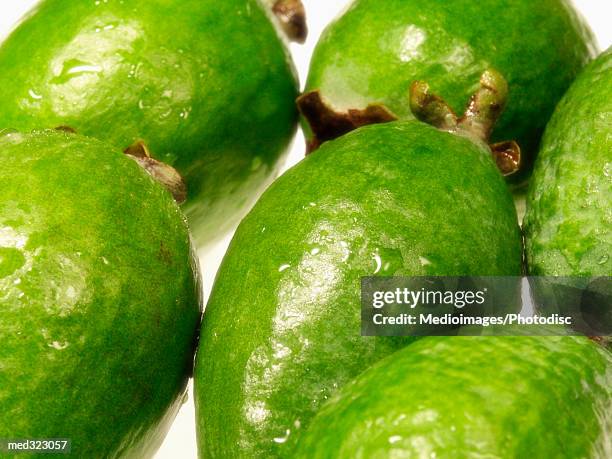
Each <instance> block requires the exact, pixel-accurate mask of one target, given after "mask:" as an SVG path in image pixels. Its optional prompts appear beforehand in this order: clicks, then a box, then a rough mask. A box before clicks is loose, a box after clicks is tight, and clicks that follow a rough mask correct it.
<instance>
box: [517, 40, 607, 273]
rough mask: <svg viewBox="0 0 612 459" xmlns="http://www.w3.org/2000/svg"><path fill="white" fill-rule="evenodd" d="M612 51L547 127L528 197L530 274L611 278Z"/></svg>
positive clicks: (576, 87) (594, 65)
mask: <svg viewBox="0 0 612 459" xmlns="http://www.w3.org/2000/svg"><path fill="white" fill-rule="evenodd" d="M611 203H612V50H608V51H607V52H606V53H604V54H602V55H601V56H600V57H599V58H598V59H597V60H596V61H595V62H593V63H591V64H590V65H589V66H588V67H587V68H586V69H585V70H584V72H583V73H582V74H581V75H580V76H579V77H578V79H577V80H576V82H575V83H574V85H573V86H572V87H571V89H570V90H569V91H568V93H567V94H566V96H565V97H564V98H563V100H562V101H561V103H560V104H559V106H558V108H557V110H556V111H555V114H554V115H553V117H552V119H551V121H550V123H549V124H548V126H547V128H546V133H545V135H544V139H543V142H542V148H541V151H540V157H539V159H538V162H537V164H536V168H535V170H534V175H533V183H532V184H531V186H530V189H529V195H528V198H527V204H528V209H527V215H526V217H525V233H526V249H527V261H528V264H529V271H530V273H531V274H533V275H547V276H610V275H612V230H611V228H612V208H611Z"/></svg>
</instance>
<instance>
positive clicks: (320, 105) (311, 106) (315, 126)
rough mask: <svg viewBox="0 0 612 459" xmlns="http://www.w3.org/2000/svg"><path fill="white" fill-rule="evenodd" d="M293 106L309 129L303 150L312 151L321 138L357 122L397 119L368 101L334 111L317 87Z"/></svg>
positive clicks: (348, 129)
mask: <svg viewBox="0 0 612 459" xmlns="http://www.w3.org/2000/svg"><path fill="white" fill-rule="evenodd" d="M297 106H298V109H299V110H300V113H301V114H302V115H303V116H304V118H306V120H307V121H308V124H309V125H310V128H311V129H312V133H313V138H312V140H311V141H310V142H309V143H308V148H307V153H306V154H309V153H312V152H313V151H314V150H316V149H317V148H319V146H320V145H321V144H322V143H323V142H326V141H328V140H333V139H336V138H338V137H340V136H342V135H344V134H347V133H348V132H351V131H353V130H355V129H357V128H359V127H361V126H366V125H368V124H378V123H388V122H390V121H395V120H397V119H398V118H397V116H395V115H394V114H393V113H391V112H390V111H389V110H388V109H387V108H386V107H385V106H384V105H380V104H373V105H368V106H367V107H366V108H365V109H363V110H357V109H351V110H348V111H346V112H338V111H336V110H334V109H333V108H331V107H330V106H329V105H328V104H327V103H326V102H325V101H324V100H323V98H322V96H321V92H320V91H318V90H317V91H310V92H307V93H305V94H302V95H301V96H300V97H298V99H297Z"/></svg>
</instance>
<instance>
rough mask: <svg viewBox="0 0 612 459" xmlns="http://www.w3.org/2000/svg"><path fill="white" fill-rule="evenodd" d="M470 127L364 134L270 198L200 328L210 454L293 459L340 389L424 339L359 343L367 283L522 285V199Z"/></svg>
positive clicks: (304, 165) (299, 171) (295, 171)
mask: <svg viewBox="0 0 612 459" xmlns="http://www.w3.org/2000/svg"><path fill="white" fill-rule="evenodd" d="M502 89H503V88H502ZM503 92H504V91H501V93H503ZM416 93H418V91H417V92H416ZM416 93H415V95H422V94H416ZM496 94H497V92H496V91H489V89H487V88H485V87H483V88H481V89H480V90H479V92H478V94H477V96H475V97H474V100H473V102H475V103H476V105H477V106H478V108H479V109H480V110H478V116H481V115H482V118H481V119H480V121H482V122H483V123H485V119H484V118H485V116H484V114H485V113H487V114H490V110H489V109H491V107H499V106H500V101H499V100H498V99H497V95H496ZM417 99H418V98H417ZM425 99H428V100H429V102H432V101H433V102H435V101H438V99H436V98H435V97H433V96H432V95H430V97H429V98H427V97H426V98H425ZM487 101H488V102H487ZM420 102H422V101H421V99H418V100H415V103H420ZM430 105H431V104H429V103H424V106H423V107H422V109H423V111H424V112H425V113H427V112H428V111H429V110H430V109H431V108H432V107H431V106H430ZM434 105H435V104H434ZM502 105H503V104H502ZM434 108H435V107H434ZM472 115H474V114H472ZM472 115H469V116H467V117H466V119H465V120H464V121H465V123H464V124H470V123H469V121H471V122H476V119H475V117H474V116H472ZM478 116H477V117H478ZM464 124H462V126H463V127H458V128H457V132H455V133H450V132H444V131H442V130H438V129H436V128H435V127H432V126H430V125H428V124H426V123H422V122H419V121H414V120H412V121H401V122H391V123H386V124H375V125H371V126H366V127H362V128H360V129H357V130H355V131H353V132H351V133H349V134H347V135H345V136H343V137H340V138H339V139H337V140H334V141H330V142H327V143H325V144H323V145H322V146H321V148H320V149H319V150H318V151H316V152H315V153H313V154H312V155H310V156H309V157H307V158H306V159H305V160H304V161H302V162H301V163H299V164H298V165H297V166H295V167H294V168H292V169H291V170H289V171H288V172H287V173H285V174H284V175H283V176H282V177H281V178H279V179H278V180H277V181H276V182H275V183H274V184H273V185H272V186H271V187H270V188H269V189H268V190H267V191H266V192H265V193H264V195H263V196H262V198H261V199H260V200H259V202H258V203H257V204H256V205H255V207H254V208H253V210H252V211H251V212H250V213H249V214H248V215H247V217H246V218H245V219H244V220H243V221H242V223H241V224H240V226H239V227H238V230H237V232H236V234H235V236H234V239H233V240H232V242H231V244H230V247H229V250H228V252H227V254H226V256H225V258H224V260H223V262H222V265H221V268H220V271H219V273H218V275H217V279H216V283H215V286H214V288H213V292H212V295H211V298H210V300H209V303H208V305H207V309H206V312H205V317H204V319H203V326H202V331H201V342H200V351H199V353H198V356H197V358H196V371H195V394H196V395H195V397H196V398H195V402H196V411H197V421H198V442H199V454H200V457H202V458H212V457H236V458H243V457H244V458H258V457H262V458H263V457H266V458H268V457H290V455H291V453H292V450H293V448H294V446H295V444H296V441H297V438H298V437H299V435H300V433H301V431H302V430H303V429H304V428H305V427H306V426H307V425H308V423H309V421H310V419H311V418H312V416H313V415H314V413H315V412H316V411H317V409H318V407H319V406H320V405H321V404H322V403H323V402H324V401H325V400H326V399H327V398H328V397H330V396H331V395H332V394H333V393H334V392H335V390H336V389H337V388H338V387H340V386H342V385H344V384H345V383H346V382H348V381H350V380H351V379H352V378H353V377H355V376H356V375H357V374H359V373H361V372H362V371H363V370H364V369H365V368H367V367H368V366H370V365H371V364H372V363H374V362H376V361H378V360H379V359H381V358H383V357H384V356H386V355H389V354H390V353H393V352H394V351H395V350H397V349H398V348H400V347H403V346H405V345H406V344H408V343H411V342H413V341H414V338H411V337H362V336H361V335H360V318H361V313H360V279H361V277H362V276H373V275H374V276H392V275H398V276H401V275H520V273H521V236H520V231H519V228H518V223H517V216H516V213H515V210H514V207H513V203H512V198H511V196H510V194H509V191H508V189H507V186H506V184H505V182H504V180H503V178H502V175H501V174H500V173H499V172H498V170H497V169H496V167H495V163H494V161H493V160H492V157H491V153H490V150H489V149H488V148H487V147H486V144H485V143H484V142H482V141H480V140H479V139H476V138H474V137H472V136H471V134H470V132H469V129H468V128H467V127H466V126H465V125H464ZM485 124H486V123H485Z"/></svg>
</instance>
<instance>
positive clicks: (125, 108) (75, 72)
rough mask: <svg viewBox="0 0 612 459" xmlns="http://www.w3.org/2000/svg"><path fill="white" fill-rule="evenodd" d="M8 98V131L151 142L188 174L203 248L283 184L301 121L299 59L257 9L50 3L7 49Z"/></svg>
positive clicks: (190, 205)
mask: <svg viewBox="0 0 612 459" xmlns="http://www.w3.org/2000/svg"><path fill="white" fill-rule="evenodd" d="M58 24H61V26H58ZM0 87H2V91H1V92H0V129H1V128H13V129H17V130H20V131H29V130H31V129H39V128H41V127H43V128H55V127H58V126H70V127H71V128H73V129H75V130H76V131H77V132H78V133H80V134H84V135H87V136H91V137H96V138H99V139H101V140H104V141H106V142H109V143H111V144H113V145H115V146H116V147H118V148H121V149H127V148H129V147H131V146H132V145H135V144H138V143H141V142H142V143H144V144H145V145H146V148H147V150H148V151H150V153H151V155H152V156H153V157H154V158H155V159H157V160H159V161H162V162H164V163H167V164H169V165H171V166H173V167H174V168H175V169H177V170H178V171H179V172H180V173H181V175H182V176H183V178H184V179H185V181H186V183H187V188H188V200H187V202H186V203H185V206H184V209H183V210H184V211H185V213H186V215H187V217H188V219H189V222H190V226H191V229H192V232H193V235H194V238H195V240H196V242H197V244H198V246H203V245H205V244H207V243H210V242H212V241H213V240H214V239H215V238H217V237H220V236H221V235H223V233H224V232H225V231H226V230H227V229H229V228H231V227H232V226H233V225H234V224H235V223H237V222H238V221H239V219H240V218H241V217H242V216H243V215H244V214H245V213H246V211H247V210H248V209H249V208H250V207H251V206H252V204H253V203H254V202H255V200H256V198H257V197H258V196H259V194H260V193H261V191H263V189H264V188H265V187H266V186H267V185H268V183H269V182H270V181H271V180H272V179H273V178H274V177H275V176H276V175H277V173H278V170H279V168H280V166H281V162H282V161H281V160H282V158H283V156H284V152H285V151H286V149H287V146H288V144H289V142H290V140H291V138H292V136H293V133H294V130H295V127H296V120H297V111H296V109H295V104H294V100H295V97H296V95H297V83H296V77H295V75H294V72H293V69H292V65H291V63H290V58H289V56H288V53H287V51H286V50H285V49H284V46H283V43H282V41H281V39H280V38H279V35H278V32H277V31H276V30H275V28H274V26H273V24H272V23H271V21H270V19H269V18H268V17H267V14H266V13H265V12H264V11H263V9H262V7H261V5H260V4H259V2H258V1H256V0H225V1H223V2H218V1H213V0H182V1H178V0H174V1H169V0H130V1H118V0H111V1H93V0H92V1H87V2H84V1H75V0H72V1H67V0H44V1H43V2H41V3H40V4H38V5H37V6H36V7H35V9H34V10H33V11H32V13H30V14H29V15H28V16H26V17H25V18H24V20H23V21H22V22H21V23H20V24H19V26H18V27H17V28H16V29H15V31H13V33H12V34H11V35H10V37H9V38H8V39H7V40H6V41H5V42H4V43H3V44H2V45H1V46H0Z"/></svg>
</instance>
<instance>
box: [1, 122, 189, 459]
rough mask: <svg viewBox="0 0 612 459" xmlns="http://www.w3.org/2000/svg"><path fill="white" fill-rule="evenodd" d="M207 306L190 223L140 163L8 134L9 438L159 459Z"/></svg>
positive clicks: (4, 280) (5, 418) (101, 149)
mask: <svg viewBox="0 0 612 459" xmlns="http://www.w3.org/2000/svg"><path fill="white" fill-rule="evenodd" d="M200 308H201V299H200V282H199V274H198V269H197V262H196V261H195V259H194V258H193V257H192V253H191V245H190V239H189V235H188V232H187V225H186V222H185V220H184V217H183V216H182V214H181V212H180V210H179V208H178V206H177V205H176V204H175V203H174V201H173V200H172V197H171V196H170V194H169V193H168V192H167V191H166V190H165V189H163V188H162V187H161V186H160V185H158V184H157V183H155V182H154V181H153V180H152V179H151V178H150V177H149V176H148V175H147V174H146V173H145V172H144V171H143V170H141V169H140V167H139V166H138V165H137V164H136V162H135V161H133V160H131V159H129V158H127V157H126V156H125V155H123V154H122V153H121V152H118V151H115V150H114V149H113V148H111V147H108V146H107V145H106V144H103V143H101V142H99V141H97V140H92V139H88V138H85V137H80V136H75V135H69V134H66V133H60V132H55V131H49V132H39V133H34V134H28V135H25V134H18V133H13V134H8V135H2V136H0V343H2V346H0V438H5V439H26V438H27V439H36V438H69V439H71V441H72V445H71V454H72V455H74V456H75V457H88V458H94V457H113V458H114V457H138V458H142V457H148V456H150V455H151V454H153V452H154V451H155V450H156V449H157V447H158V446H159V444H160V443H161V441H162V439H163V437H164V436H165V433H166V431H167V429H168V428H169V425H170V423H171V422H172V420H173V419H174V416H175V415H176V413H177V411H178V409H179V407H180V406H181V404H182V401H183V398H184V396H185V395H186V394H185V387H186V384H187V379H188V377H189V374H190V373H191V368H192V362H193V351H194V344H195V337H196V333H197V326H198V324H199V319H200ZM18 457H20V458H21V457H34V456H30V455H29V454H25V453H24V454H19V455H18ZM36 457H38V456H36Z"/></svg>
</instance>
